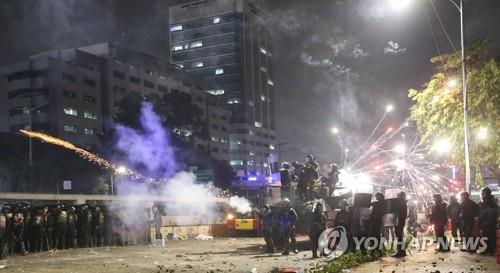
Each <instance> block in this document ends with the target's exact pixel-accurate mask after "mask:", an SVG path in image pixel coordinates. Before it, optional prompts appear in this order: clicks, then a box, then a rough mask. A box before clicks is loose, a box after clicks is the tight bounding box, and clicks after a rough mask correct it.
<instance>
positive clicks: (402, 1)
mask: <svg viewBox="0 0 500 273" xmlns="http://www.w3.org/2000/svg"><path fill="white" fill-rule="evenodd" d="M411 2H412V0H389V5H390V6H391V8H392V9H394V10H395V11H402V10H404V9H406V8H408V6H409V5H410V3H411Z"/></svg>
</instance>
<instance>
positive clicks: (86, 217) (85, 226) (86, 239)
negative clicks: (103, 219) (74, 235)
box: [78, 205, 92, 248]
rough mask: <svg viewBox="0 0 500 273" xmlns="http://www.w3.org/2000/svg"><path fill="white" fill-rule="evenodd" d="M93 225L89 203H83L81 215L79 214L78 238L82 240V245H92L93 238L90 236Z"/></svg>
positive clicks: (86, 246) (85, 246)
mask: <svg viewBox="0 0 500 273" xmlns="http://www.w3.org/2000/svg"><path fill="white" fill-rule="evenodd" d="M91 227H92V213H91V212H90V209H89V206H88V205H83V206H82V207H81V211H80V215H79V216H78V238H79V241H80V247H84V248H88V247H92V242H91V241H92V239H91V237H90V231H91Z"/></svg>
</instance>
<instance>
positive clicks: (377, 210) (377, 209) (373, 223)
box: [370, 192, 385, 249]
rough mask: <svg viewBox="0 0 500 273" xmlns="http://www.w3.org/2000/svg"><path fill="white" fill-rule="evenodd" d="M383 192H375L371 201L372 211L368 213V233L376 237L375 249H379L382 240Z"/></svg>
mask: <svg viewBox="0 0 500 273" xmlns="http://www.w3.org/2000/svg"><path fill="white" fill-rule="evenodd" d="M384 199H385V198H384V194H383V193H381V192H377V193H376V194H375V201H374V202H373V203H372V213H371V215H370V235H371V236H373V237H375V238H377V243H376V245H375V249H380V243H381V240H382V235H381V233H382V224H383V223H382V220H383V218H384V214H385V200H384Z"/></svg>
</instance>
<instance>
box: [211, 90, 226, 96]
mask: <svg viewBox="0 0 500 273" xmlns="http://www.w3.org/2000/svg"><path fill="white" fill-rule="evenodd" d="M207 93H209V94H212V95H215V96H220V95H224V93H225V91H224V89H215V90H207Z"/></svg>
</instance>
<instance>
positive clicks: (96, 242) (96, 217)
mask: <svg viewBox="0 0 500 273" xmlns="http://www.w3.org/2000/svg"><path fill="white" fill-rule="evenodd" d="M103 234H104V213H103V211H102V209H101V207H99V206H97V207H95V209H94V213H93V214H92V242H93V246H94V247H100V246H102V245H103V239H104V237H103Z"/></svg>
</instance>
